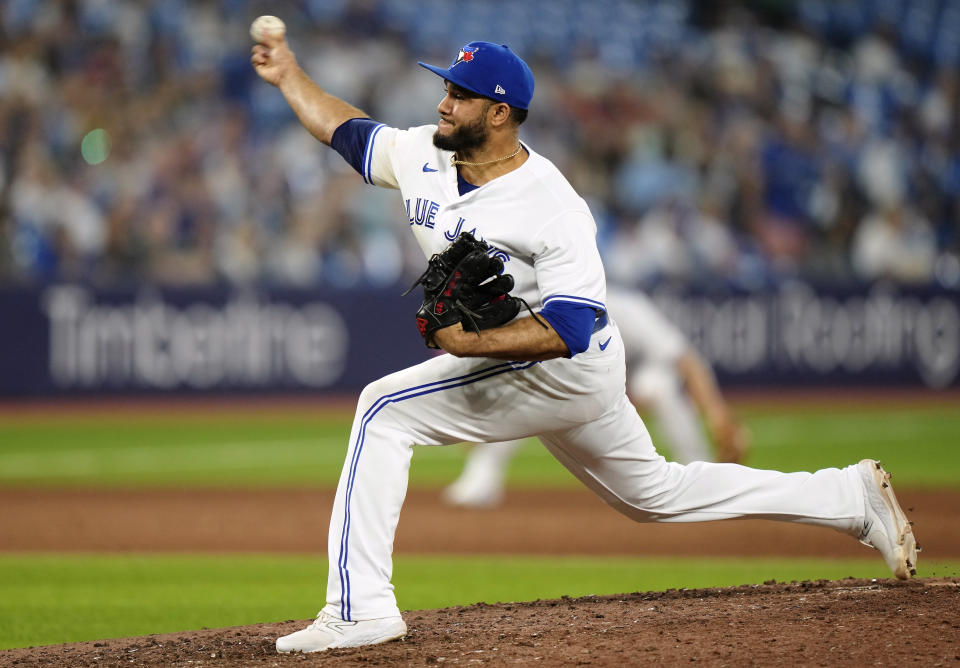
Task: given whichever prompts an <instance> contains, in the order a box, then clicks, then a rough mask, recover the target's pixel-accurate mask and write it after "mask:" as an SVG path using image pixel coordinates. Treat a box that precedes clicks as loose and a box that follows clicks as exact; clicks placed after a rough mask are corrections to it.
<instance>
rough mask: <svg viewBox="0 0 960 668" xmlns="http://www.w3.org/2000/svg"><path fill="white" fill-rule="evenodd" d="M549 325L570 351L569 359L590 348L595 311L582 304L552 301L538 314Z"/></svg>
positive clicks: (595, 317) (595, 318) (595, 316)
mask: <svg viewBox="0 0 960 668" xmlns="http://www.w3.org/2000/svg"><path fill="white" fill-rule="evenodd" d="M539 315H540V317H541V318H543V319H544V320H546V321H547V322H549V323H550V326H551V327H553V328H554V329H555V330H556V332H557V334H559V335H560V338H561V339H563V342H564V343H566V344H567V348H569V349H570V357H573V356H574V355H576V354H577V353H582V352H583V351H584V350H586V349H587V348H589V347H590V337H591V336H592V335H593V324H594V322H596V320H597V309H595V308H594V307H592V306H584V305H583V304H574V303H573V302H563V301H558V300H553V301H551V302H550V303H549V304H547V305H546V306H545V307H544V308H543V310H542V311H540V313H539Z"/></svg>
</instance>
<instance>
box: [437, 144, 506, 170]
mask: <svg viewBox="0 0 960 668" xmlns="http://www.w3.org/2000/svg"><path fill="white" fill-rule="evenodd" d="M522 150H523V144H518V145H517V150H516V151H514V152H513V153H511V154H510V155H505V156H503V157H502V158H497V159H496V160H487V161H486V162H468V161H467V160H457V154H456V153H454V154H453V155H451V156H450V166H451V167H455V166H456V165H466V166H467V167H482V166H484V165H492V164H493V163H495V162H503V161H504V160H509V159H510V158H515V157H517V155H518V154H519V153H520V151H522Z"/></svg>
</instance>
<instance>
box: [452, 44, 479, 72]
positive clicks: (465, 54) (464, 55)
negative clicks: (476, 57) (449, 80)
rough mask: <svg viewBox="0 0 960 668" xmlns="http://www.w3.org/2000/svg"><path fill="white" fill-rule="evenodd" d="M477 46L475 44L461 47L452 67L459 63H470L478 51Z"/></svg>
mask: <svg viewBox="0 0 960 668" xmlns="http://www.w3.org/2000/svg"><path fill="white" fill-rule="evenodd" d="M476 51H477V47H475V46H465V47H463V48H462V49H460V53H458V54H457V59H456V60H455V61H453V65H451V66H450V68H451V69H453V68H454V67H456V66H457V65H459V64H460V63H469V62H470V61H471V60H473V54H474V53H476Z"/></svg>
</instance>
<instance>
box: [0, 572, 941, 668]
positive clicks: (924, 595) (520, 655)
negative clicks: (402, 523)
mask: <svg viewBox="0 0 960 668" xmlns="http://www.w3.org/2000/svg"><path fill="white" fill-rule="evenodd" d="M405 617H406V620H407V624H408V627H409V633H408V635H407V637H406V639H405V640H401V641H394V642H390V643H386V644H384V645H378V646H374V647H360V648H354V649H341V650H330V651H328V652H323V653H320V654H310V655H305V656H304V655H278V654H276V652H275V650H274V646H273V643H274V641H275V640H276V637H277V636H278V635H283V634H285V633H289V632H291V631H294V630H296V629H298V628H302V627H303V626H304V625H305V624H306V623H307V622H306V621H288V622H283V623H280V624H261V625H257V626H246V627H234V628H229V629H216V630H204V631H191V632H185V633H176V634H165V635H155V636H147V637H144V638H126V639H120V640H104V641H99V642H85V643H76V644H73V645H50V646H46V647H38V648H29V649H17V650H9V651H6V652H0V664H2V665H5V666H182V667H184V668H186V667H188V666H189V667H190V668H193V667H196V666H275V665H276V666H290V665H297V666H304V665H317V666H358V665H378V666H379V665H388V666H441V665H458V666H506V665H525V666H530V665H540V666H577V665H590V666H631V665H640V664H651V665H656V664H667V665H680V664H683V665H690V664H707V665H711V666H744V665H762V666H773V665H805V666H808V665H812V666H840V665H844V666H870V665H889V666H899V665H923V666H936V665H958V664H960V581H958V580H944V579H923V580H914V581H910V582H897V581H895V580H854V579H850V580H841V581H834V582H829V581H818V582H801V583H791V584H778V583H769V584H765V585H759V586H742V587H733V588H725V589H694V590H680V591H675V590H670V591H667V592H655V593H634V594H623V595H619V596H596V597H594V596H590V597H585V598H578V599H570V598H563V599H560V600H552V601H535V602H533V603H501V604H497V605H485V604H478V605H473V606H470V607H466V608H447V609H443V610H420V611H412V612H407V613H405Z"/></svg>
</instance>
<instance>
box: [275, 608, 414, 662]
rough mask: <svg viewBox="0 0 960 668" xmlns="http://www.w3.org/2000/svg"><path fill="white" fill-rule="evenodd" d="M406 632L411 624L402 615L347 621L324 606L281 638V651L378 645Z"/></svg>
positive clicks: (313, 650) (279, 649) (279, 646)
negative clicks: (295, 629)
mask: <svg viewBox="0 0 960 668" xmlns="http://www.w3.org/2000/svg"><path fill="white" fill-rule="evenodd" d="M405 635H407V625H406V624H405V623H404V622H403V618H402V617H400V616H399V615H398V616H395V617H381V618H380V619H364V620H361V621H357V622H347V621H344V620H342V619H340V618H339V617H334V616H333V615H329V614H327V613H326V612H324V611H323V610H321V611H320V614H318V615H317V618H316V619H315V620H314V621H313V623H312V624H310V626H308V627H307V628H305V629H302V630H300V631H295V632H294V633H291V634H290V635H286V636H283V637H280V638H277V651H278V652H280V653H281V654H287V653H289V652H304V653H309V652H322V651H323V650H325V649H334V648H336V647H360V646H361V645H378V644H380V643H382V642H387V641H388V640H396V639H397V638H403V637H404V636H405Z"/></svg>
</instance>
